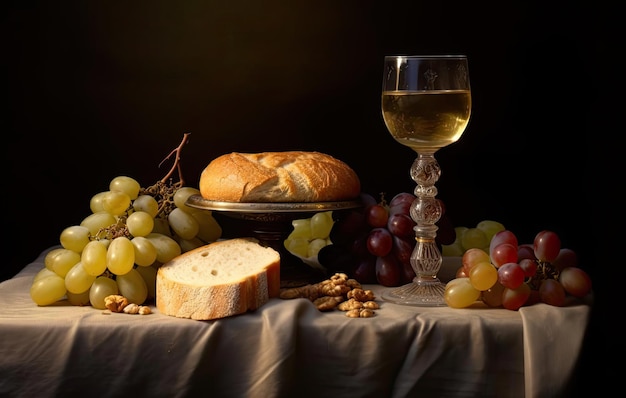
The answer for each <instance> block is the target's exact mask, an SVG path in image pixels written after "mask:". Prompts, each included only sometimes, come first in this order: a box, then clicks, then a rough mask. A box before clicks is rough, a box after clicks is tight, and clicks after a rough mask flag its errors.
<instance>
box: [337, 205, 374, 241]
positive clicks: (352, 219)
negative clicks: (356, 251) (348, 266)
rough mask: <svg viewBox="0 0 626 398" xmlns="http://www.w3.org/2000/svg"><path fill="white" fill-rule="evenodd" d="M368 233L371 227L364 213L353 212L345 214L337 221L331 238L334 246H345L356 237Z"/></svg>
mask: <svg viewBox="0 0 626 398" xmlns="http://www.w3.org/2000/svg"><path fill="white" fill-rule="evenodd" d="M367 231H369V227H368V225H367V223H366V222H365V217H364V216H363V213H361V212H358V211H356V210H351V211H348V212H346V213H343V214H342V215H341V217H339V218H338V219H337V220H335V223H334V224H333V227H332V229H331V230H330V235H329V237H330V240H331V241H332V242H333V244H337V245H345V244H349V243H350V242H351V241H352V240H353V239H354V237H356V236H358V235H360V234H362V233H364V232H367Z"/></svg>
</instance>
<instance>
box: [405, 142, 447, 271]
mask: <svg viewBox="0 0 626 398" xmlns="http://www.w3.org/2000/svg"><path fill="white" fill-rule="evenodd" d="M439 176H441V169H440V168H439V163H437V160H436V159H435V156H434V153H425V154H424V153H418V155H417V159H415V161H414V162H413V166H412V167H411V178H412V179H413V181H415V182H416V183H417V186H416V187H415V196H416V199H415V201H414V202H413V205H411V218H413V221H415V222H416V223H417V225H416V226H415V228H414V229H415V240H416V244H415V249H414V250H413V254H412V255H411V266H412V267H413V270H414V271H415V274H416V275H417V276H416V278H417V279H418V281H416V282H433V281H435V280H436V281H437V282H438V280H437V273H438V272H439V269H440V268H441V252H440V251H439V248H438V247H437V244H436V242H435V238H436V237H437V229H438V227H437V225H435V223H436V222H437V221H439V218H441V204H440V203H439V201H438V200H437V199H436V198H435V197H436V196H437V188H436V187H435V183H436V182H437V180H439Z"/></svg>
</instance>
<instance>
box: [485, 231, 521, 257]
mask: <svg viewBox="0 0 626 398" xmlns="http://www.w3.org/2000/svg"><path fill="white" fill-rule="evenodd" d="M502 243H509V244H511V245H513V246H515V250H517V246H518V243H517V236H515V234H514V233H513V232H511V231H509V230H508V229H505V230H502V231H498V232H496V234H495V235H494V236H493V238H491V241H490V242H489V252H491V251H492V250H493V249H494V248H495V247H496V246H498V245H500V244H502Z"/></svg>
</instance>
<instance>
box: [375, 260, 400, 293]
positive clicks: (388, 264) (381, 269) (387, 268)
mask: <svg viewBox="0 0 626 398" xmlns="http://www.w3.org/2000/svg"><path fill="white" fill-rule="evenodd" d="M400 267H401V265H400V263H399V262H398V260H397V259H396V258H395V257H394V256H393V255H386V256H381V257H377V258H376V280H378V283H380V284H381V285H383V286H387V287H389V286H398V285H399V284H400Z"/></svg>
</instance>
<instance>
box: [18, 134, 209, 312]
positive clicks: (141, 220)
mask: <svg viewBox="0 0 626 398" xmlns="http://www.w3.org/2000/svg"><path fill="white" fill-rule="evenodd" d="M187 136H188V135H187V134H186V135H185V137H184V139H183V142H182V143H181V144H180V146H179V147H178V148H177V149H176V150H175V151H173V152H172V154H173V153H176V155H177V157H176V163H175V165H174V167H172V169H171V170H170V172H169V173H168V174H167V175H166V176H165V177H164V178H163V179H162V180H160V181H158V182H156V183H155V184H154V185H151V186H149V187H146V188H143V187H141V185H140V184H139V182H138V181H137V180H135V179H134V178H132V177H129V176H116V177H115V178H113V179H112V180H111V181H110V183H109V186H108V189H107V190H105V191H102V192H99V193H96V194H95V195H93V196H92V197H91V200H90V202H89V207H90V210H91V214H89V215H87V216H86V217H85V218H84V219H83V220H82V221H81V222H80V223H79V224H78V225H72V226H69V227H67V228H65V229H64V230H63V231H62V232H61V234H60V236H59V243H60V246H61V247H59V248H55V249H52V250H50V251H49V252H48V253H47V254H46V256H45V257H44V265H45V267H44V268H43V269H42V270H41V271H40V272H39V273H38V274H37V275H36V276H35V277H34V279H33V282H32V285H31V289H30V295H31V298H32V300H33V301H34V302H35V303H36V304H37V305H39V306H47V305H51V304H53V303H55V302H58V301H60V300H63V299H67V300H68V302H69V303H71V304H72V305H91V306H92V307H94V308H97V309H104V308H105V303H104V298H105V297H107V296H109V295H114V294H121V295H123V296H125V297H126V298H127V299H128V301H129V303H134V304H137V305H141V304H143V303H145V302H146V301H147V300H151V299H154V298H155V297H156V292H155V290H156V273H157V270H158V268H159V267H160V266H161V265H162V264H164V263H166V262H168V261H170V260H172V259H173V258H175V257H177V256H179V255H180V254H182V253H184V252H187V251H189V250H192V249H195V248H197V247H200V246H203V245H206V244H207V243H210V242H214V241H216V240H218V239H219V238H220V237H221V234H222V228H221V226H220V225H219V224H218V223H217V221H216V220H215V218H213V215H212V214H211V212H210V211H205V210H199V209H194V208H191V207H189V206H187V205H186V204H185V203H186V201H187V199H188V198H189V196H191V195H194V194H199V193H200V191H199V189H197V188H195V187H190V186H185V184H184V179H183V178H182V174H181V173H180V164H179V159H180V157H179V156H178V154H179V152H180V150H181V148H182V145H183V144H184V143H185V141H186V139H187ZM172 154H170V156H171V155H172ZM168 157H169V156H168ZM175 170H178V171H179V180H178V181H176V182H174V181H172V179H171V176H172V174H173V172H174V171H175Z"/></svg>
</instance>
